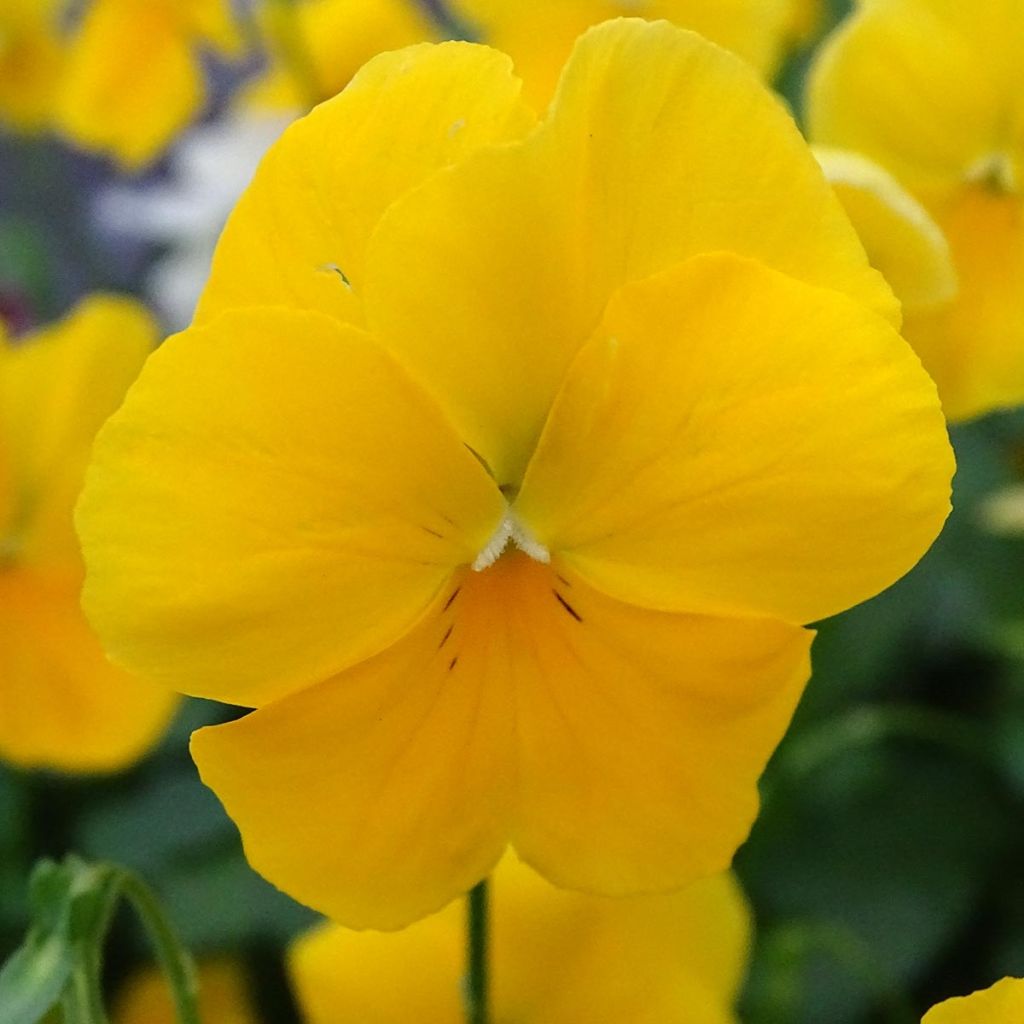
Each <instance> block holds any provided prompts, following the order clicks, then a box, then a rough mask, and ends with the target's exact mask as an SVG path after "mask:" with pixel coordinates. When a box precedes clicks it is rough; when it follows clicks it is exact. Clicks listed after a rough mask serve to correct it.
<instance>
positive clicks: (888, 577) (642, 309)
mask: <svg viewBox="0 0 1024 1024" xmlns="http://www.w3.org/2000/svg"><path fill="white" fill-rule="evenodd" d="M952 472H953V455H952V451H951V449H950V446H949V442H948V439H947V436H946V431H945V426H944V422H943V418H942V412H941V409H940V407H939V403H938V400H937V396H936V393H935V386H934V384H933V383H932V382H931V380H930V379H929V378H928V376H927V375H926V374H925V372H924V371H923V370H922V368H921V365H920V363H919V361H918V359H917V357H916V356H915V355H914V353H913V352H912V350H911V349H910V347H909V346H908V345H907V344H906V343H905V342H904V341H903V340H902V339H901V338H900V337H899V335H897V334H896V332H895V331H894V330H893V329H892V327H891V326H889V324H887V323H886V322H885V321H883V320H882V319H880V318H879V317H877V316H875V315H874V314H873V313H871V312H869V311H868V310H866V309H864V308H863V307H861V306H859V305H857V304H856V303H854V302H852V301H851V300H850V299H848V298H847V297H845V296H843V295H840V294H839V293H837V292H832V291H826V290H824V289H818V288H812V287H810V286H808V285H806V284H803V283H801V282H799V281H795V280H793V279H792V278H789V277H786V276H784V275H782V274H779V273H778V272H776V271H773V270H769V269H767V268H766V267H763V266H761V265H759V264H756V263H753V262H750V261H747V260H741V259H739V258H737V257H735V256H731V255H727V254H719V255H712V256H701V257H697V258H695V259H693V260H690V261H688V262H686V263H683V264H680V265H679V266H678V267H675V268H673V269H672V270H669V271H666V272H665V273H664V274H661V275H657V276H655V277H652V278H650V279H649V280H647V281H643V282H638V283H636V284H633V285H630V286H627V287H626V288H624V289H623V290H622V291H621V292H620V293H619V295H618V296H617V297H616V299H615V300H613V302H612V303H611V304H610V306H609V309H608V313H607V315H606V318H605V321H604V323H603V324H602V326H601V328H600V330H599V331H598V332H597V334H596V335H595V337H594V339H593V340H592V341H591V342H590V343H589V344H588V345H587V347H586V348H585V349H584V350H583V351H582V352H581V353H580V355H579V357H578V359H577V360H576V362H575V363H574V365H573V367H572V369H571V370H570V372H569V375H568V376H567V378H566V382H565V386H564V387H563V390H562V391H561V393H560V394H559V397H558V399H557V400H556V402H555V406H554V408H553V410H552V413H551V417H550V419H549V421H548V424H547V426H546V427H545V432H544V436H543V437H542V439H541V442H540V444H539V446H538V449H537V453H536V455H535V456H534V459H533V461H532V463H531V464H530V468H529V470H528V471H527V474H526V479H525V481H524V483H523V488H522V492H521V493H520V495H519V497H518V499H517V501H516V505H515V511H516V514H517V515H518V517H519V519H520V520H521V521H522V522H523V523H524V524H525V525H526V526H527V527H528V528H529V530H530V531H531V533H532V534H533V535H534V536H535V537H536V539H537V540H538V541H539V542H540V543H541V544H543V545H544V546H545V547H546V548H547V549H548V550H550V551H551V552H552V553H557V554H558V556H559V557H561V558H562V559H564V560H565V561H566V562H567V563H569V564H570V565H572V566H573V568H574V569H576V570H577V571H578V572H579V573H580V574H581V575H582V576H584V577H585V578H586V579H587V580H588V581H589V582H590V583H591V584H592V585H593V586H595V587H597V588H599V589H601V590H603V591H605V592H606V593H608V594H610V595H612V596H615V597H617V598H619V599H620V600H624V601H629V602H631V603H634V604H638V605H641V606H643V607H649V608H658V609H662V610H666V611H700V612H706V613H709V614H741V615H743V614H746V615H771V616H777V617H779V618H781V619H784V620H786V621H788V622H794V623H801V622H811V621H814V620H816V619H820V618H824V617H825V616H827V615H831V614H833V613H835V612H838V611H841V610H842V609H844V608H847V607H849V606H850V605H852V604H855V603H857V602H858V601H862V600H865V599H866V598H868V597H870V596H872V595H873V594H875V593H877V592H878V591H879V590H881V589H883V588H884V587H886V586H888V585H889V584H891V583H893V582H894V581H895V580H896V579H898V578H899V577H900V576H901V575H903V574H904V573H905V572H906V571H907V570H908V569H910V568H911V567H912V566H913V565H914V564H915V563H916V562H917V560H918V559H919V558H920V557H921V556H922V555H923V554H924V552H925V551H926V550H927V548H928V546H929V545H930V544H931V542H932V541H933V540H934V539H935V537H936V535H937V534H938V532H939V530H940V528H941V526H942V524H943V522H944V520H945V518H946V515H947V513H948V510H949V489H950V478H951V476H952Z"/></svg>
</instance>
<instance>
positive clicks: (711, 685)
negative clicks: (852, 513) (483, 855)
mask: <svg viewBox="0 0 1024 1024" xmlns="http://www.w3.org/2000/svg"><path fill="white" fill-rule="evenodd" d="M553 567H554V572H552V571H551V570H550V569H548V568H547V567H544V566H540V565H538V563H536V562H533V561H531V560H529V559H528V558H526V556H524V555H516V556H514V557H512V558H506V559H502V560H501V561H499V562H498V563H497V564H496V565H495V567H494V570H491V571H500V572H502V573H503V574H504V575H505V577H506V579H504V580H502V581H501V582H502V593H503V597H502V600H503V602H504V605H505V607H507V608H509V609H510V612H509V616H508V617H509V622H510V625H509V631H510V635H511V636H512V637H513V641H512V642H511V643H510V647H511V649H512V657H513V658H514V659H515V666H516V667H515V671H516V729H517V738H518V759H519V764H518V767H519V809H518V814H517V816H516V820H515V822H514V826H513V830H512V845H513V846H514V847H515V849H516V851H517V852H518V853H519V855H520V856H521V857H522V858H523V859H524V860H525V861H526V862H527V863H529V864H530V865H531V866H532V867H534V868H536V869H537V870H538V871H540V873H541V874H543V875H544V876H545V877H546V878H548V880H549V881H552V882H554V883H555V884H556V885H559V886H564V887H566V888H572V889H580V890H584V891H587V892H591V893H596V894H601V895H616V896H622V895H628V894H631V893H637V892H644V891H656V890H667V889H672V888H678V887H680V886H682V885H686V884H687V883H689V882H691V881H693V880H694V879H697V878H700V877H703V876H706V875H709V874H714V873H716V872H719V871H722V870H724V869H725V868H726V867H728V865H729V864H730V862H731V860H732V857H733V854H734V853H735V852H736V849H737V848H738V847H739V846H740V844H741V843H742V842H743V841H744V840H745V839H746V836H747V832H748V831H749V829H750V826H751V824H752V823H753V821H754V818H755V817H756V815H757V807H758V799H757V785H756V784H757V779H758V777H759V776H760V774H761V772H762V770H763V769H764V766H765V763H766V762H767V760H768V757H769V755H770V754H771V753H772V751H773V750H774V749H775V747H776V746H777V745H778V743H779V741H780V740H781V738H782V735H783V733H784V732H785V730H786V727H787V726H788V724H789V719H790V716H791V714H792V712H793V708H794V707H795V705H796V701H797V699H798V698H799V696H800V693H801V691H802V688H803V685H804V683H805V682H806V680H807V678H808V676H809V674H810V665H809V660H808V651H809V648H810V644H811V638H812V634H811V633H809V632H808V631H806V630H802V629H798V628H796V627H794V626H788V625H785V624H783V623H781V622H777V621H774V620H769V619H740V618H729V619H719V618H714V617H710V616H700V615H694V616H691V615H670V614H665V613H659V612H651V611H646V610H643V609H640V608H636V607H634V606H632V605H628V604H622V603H620V602H618V601H615V600H613V599H611V598H609V597H605V596H604V595H603V594H600V593H599V592H597V591H596V590H593V589H592V588H591V587H589V586H588V585H587V584H586V583H585V582H584V581H583V580H582V579H581V578H580V577H579V576H577V575H575V574H574V573H572V572H571V571H570V570H568V569H567V568H565V567H562V568H561V569H560V568H559V566H558V564H557V561H556V562H555V563H553ZM495 592H496V593H498V591H497V590H496V591H495Z"/></svg>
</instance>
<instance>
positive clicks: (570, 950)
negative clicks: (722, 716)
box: [125, 857, 751, 1024]
mask: <svg viewBox="0 0 1024 1024" xmlns="http://www.w3.org/2000/svg"><path fill="white" fill-rule="evenodd" d="M491 900H492V905H493V913H494V931H493V935H492V938H491V943H492V954H491V963H492V966H491V973H492V977H493V986H494V1009H493V1019H494V1020H496V1021H515V1022H516V1024H579V1022H580V1021H584V1020H585V1021H588V1022H589V1024H623V1022H627V1021H628V1022H629V1024H736V1021H737V1017H736V1015H735V1012H734V1009H733V1007H734V1004H735V1002H736V997H737V995H738V992H739V987H740V983H741V981H742V979H743V975H744V974H745V972H746V965H747V959H748V956H749V949H750V932H751V920H750V913H749V910H748V908H747V906H746V902H745V900H744V898H743V894H742V892H741V890H740V888H739V886H738V884H737V883H736V881H735V880H734V879H733V878H732V877H731V876H729V875H722V876H716V877H714V878H709V879H705V880H704V881H701V882H698V883H696V884H694V885H693V886H690V887H689V888H687V889H685V890H683V891H682V892H679V893H674V894H672V895H670V896H643V897H634V898H632V899H621V900H608V899H599V898H596V897H592V896H583V895H581V894H579V893H572V892H566V891H564V890H559V889H555V888H553V887H552V886H550V885H548V884H547V883H546V882H544V881H543V880H542V879H541V878H540V877H539V876H537V875H536V874H535V873H534V872H532V871H530V870H529V869H528V868H526V867H524V866H523V865H522V864H520V863H519V862H518V861H516V860H515V859H514V858H512V857H508V858H506V859H505V860H503V861H502V863H501V865H500V866H499V867H498V870H497V872H496V873H495V876H494V880H493V886H492V895H491ZM464 916H465V910H464V908H463V906H462V905H461V903H456V904H453V905H451V906H449V907H448V908H446V909H445V910H443V911H442V912H441V913H440V914H437V915H436V916H434V917H430V918H427V919H426V920H424V921H420V922H418V923H417V924H415V925H412V926H411V927H410V928H407V929H406V930H405V931H402V932H396V933H390V934H380V933H374V932H351V931H348V930H346V929H344V928H340V927H338V926H332V925H325V926H322V927H320V928H318V929H316V930H315V931H313V932H311V933H309V934H307V935H305V936H303V937H301V938H300V939H299V940H298V941H297V942H295V943H294V944H293V946H292V948H291V951H290V955H289V966H290V970H291V975H292V978H293V982H294V985H295V989H296V994H297V996H298V1001H299V1004H300V1006H301V1008H302V1010H303V1014H304V1017H305V1020H306V1022H307V1024H336V1022H339V1021H348V1020H352V1021H359V1022H360V1024H404V1022H407V1021H410V1020H423V1021H429V1022H430V1024H461V1022H462V1021H463V1020H464V1019H465V1018H464V1009H463V1005H462V1000H461V998H460V995H459V990H460V978H461V977H462V974H463V971H464V964H463V956H464V953H463V946H464V942H465V939H464ZM125 1024H128V1022H125Z"/></svg>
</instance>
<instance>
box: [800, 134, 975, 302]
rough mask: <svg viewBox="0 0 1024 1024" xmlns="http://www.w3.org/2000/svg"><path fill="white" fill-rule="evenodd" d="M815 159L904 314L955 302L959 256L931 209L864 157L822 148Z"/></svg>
mask: <svg viewBox="0 0 1024 1024" xmlns="http://www.w3.org/2000/svg"><path fill="white" fill-rule="evenodd" d="M814 155H815V156H816V157H817V159H818V163H819V164H821V168H822V170H823V171H824V172H825V177H826V178H828V181H829V184H830V185H831V186H832V188H833V189H835V192H836V195H837V196H838V197H839V201H840V202H841V203H842V204H843V208H844V209H845V210H846V212H847V214H848V215H849V217H850V220H851V221H852V222H853V226H854V227H855V228H856V229H857V234H858V235H860V240H861V242H863V244H864V248H865V249H866V250H867V254H868V259H869V260H870V261H871V265H872V266H873V267H876V268H877V269H878V270H880V271H881V272H882V274H883V275H884V276H885V279H886V280H887V281H888V282H889V284H890V285H892V289H893V291H894V292H895V293H896V297H897V298H898V299H899V300H900V302H901V303H902V304H903V311H904V313H914V312H921V311H927V310H930V309H934V308H935V307H936V306H939V305H941V304H942V303H944V302H949V301H950V300H951V299H953V298H954V297H955V295H956V292H957V281H956V271H955V270H954V269H953V257H952V254H951V253H950V251H949V243H948V242H947V241H946V236H945V235H943V233H942V229H941V228H940V227H939V226H938V225H937V224H936V223H935V221H934V220H932V218H931V216H930V215H929V214H928V211H927V210H926V209H925V208H924V207H923V206H922V205H921V204H920V203H919V202H918V201H917V200H916V199H914V197H913V196H912V195H910V193H909V192H907V191H906V189H904V188H903V187H902V186H901V185H900V184H899V182H898V181H896V179H895V178H894V177H893V176H892V175H891V174H889V173H888V172H887V171H886V170H884V169H883V168H881V167H879V166H878V164H876V163H873V162H872V161H870V160H868V159H867V158H866V157H864V156H861V155H859V154H857V153H850V152H847V151H845V150H838V149H828V148H826V147H820V146H819V147H816V148H815V151H814Z"/></svg>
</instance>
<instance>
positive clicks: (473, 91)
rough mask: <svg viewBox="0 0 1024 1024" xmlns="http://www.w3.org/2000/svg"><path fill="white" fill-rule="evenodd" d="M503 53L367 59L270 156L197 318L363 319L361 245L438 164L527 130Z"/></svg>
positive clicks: (471, 50) (237, 217)
mask: <svg viewBox="0 0 1024 1024" xmlns="http://www.w3.org/2000/svg"><path fill="white" fill-rule="evenodd" d="M519 90H520V83H519V80H518V79H516V78H514V77H513V75H512V72H511V62H510V61H509V60H508V58H507V57H504V56H502V55H501V54H499V53H497V52H495V51H493V50H489V49H487V48H486V47H482V46H471V45H469V44H467V43H444V44H441V45H439V46H431V45H429V44H423V45H421V46H413V47H410V48H408V49H405V50H399V51H398V52H395V53H385V54H381V55H380V56H378V57H376V58H375V59H374V60H372V61H370V63H369V64H367V65H366V66H365V67H364V68H363V69H362V71H360V72H359V73H358V74H357V75H356V76H355V78H354V79H353V80H352V82H351V83H350V84H349V86H348V88H346V89H345V91H344V92H343V93H341V94H340V95H339V96H336V97H334V99H331V100H328V101H327V102H326V103H324V104H321V105H320V106H319V107H317V108H316V109H315V110H314V111H313V112H312V113H311V114H309V115H308V116H307V117H304V118H302V119H301V120H300V121H298V122H296V123H295V124H294V125H292V126H291V127H290V128H289V129H288V130H287V131H286V132H285V133H284V135H283V136H282V137H281V139H280V140H279V141H278V142H277V143H275V145H274V146H273V147H272V148H271V150H270V151H269V152H268V154H267V156H266V157H265V159H264V161H263V163H262V164H261V165H260V167H259V169H258V170H257V172H256V175H255V177H254V178H253V182H252V184H251V185H250V186H249V189H248V190H247V191H246V193H245V194H244V195H243V196H242V198H241V200H240V201H239V203H238V205H237V206H236V207H235V210H234V212H233V213H232V215H231V217H230V218H229V220H228V223H227V226H226V227H225V228H224V233H223V234H222V235H221V239H220V242H219V243H218V246H217V250H216V253H215V254H214V259H213V268H212V271H211V275H210V280H209V283H208V284H207V287H206V291H205V292H204V294H203V298H202V300H201V301H200V304H199V310H198V312H197V314H196V316H197V319H198V320H200V321H202V320H208V319H210V317H212V316H214V315H216V314H217V313H218V312H220V311H222V310H224V309H229V308H232V307H234V306H252V305H261V306H269V305H283V306H292V307H296V306H297V307H299V308H305V309H314V310H319V311H321V312H324V313H330V314H332V315H334V316H336V317H338V318H339V319H341V320H346V321H350V322H352V323H356V324H359V323H361V322H362V319H363V316H362V287H363V279H364V271H363V262H364V250H365V248H366V241H367V239H368V237H369V235H370V233H371V232H372V231H373V229H374V227H375V226H376V223H377V221H378V220H379V218H380V216H381V214H382V213H383V212H384V211H385V210H386V209H387V208H388V206H389V205H390V204H391V203H392V202H393V201H394V200H395V199H396V198H397V197H398V196H400V195H402V194H403V193H405V192H407V191H408V190H409V189H410V188H412V187H413V186H415V185H418V184H419V183H420V182H421V181H423V179H424V178H426V177H428V176H429V175H430V174H432V173H433V172H434V171H436V170H437V169H438V168H441V167H445V166H446V165H448V164H450V163H452V162H454V161H457V160H460V159H462V158H463V157H464V156H465V155H466V154H467V153H470V152H472V151H473V150H474V149H477V148H479V147H480V146H482V145H485V144H487V143H489V142H495V141H501V140H504V139H508V138H514V137H517V136H519V135H521V134H522V133H523V132H525V131H526V130H527V129H528V128H529V127H530V125H531V124H532V121H533V115H532V114H531V113H530V112H529V111H528V110H527V108H526V107H524V106H523V104H522V102H521V101H520V99H519Z"/></svg>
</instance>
